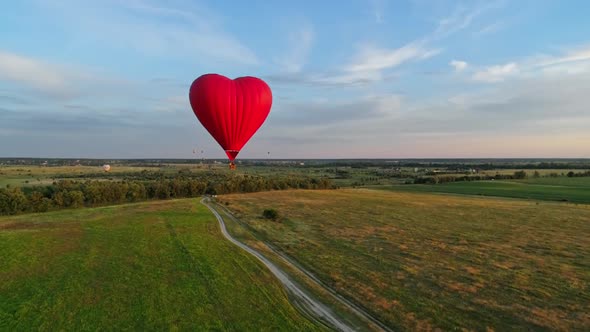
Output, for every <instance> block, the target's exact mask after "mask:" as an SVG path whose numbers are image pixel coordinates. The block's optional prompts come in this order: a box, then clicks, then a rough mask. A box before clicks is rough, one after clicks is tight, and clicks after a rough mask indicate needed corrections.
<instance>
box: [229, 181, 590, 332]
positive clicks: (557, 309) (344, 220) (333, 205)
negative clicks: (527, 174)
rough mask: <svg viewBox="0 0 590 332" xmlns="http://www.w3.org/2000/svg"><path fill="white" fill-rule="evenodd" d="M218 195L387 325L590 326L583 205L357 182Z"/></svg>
mask: <svg viewBox="0 0 590 332" xmlns="http://www.w3.org/2000/svg"><path fill="white" fill-rule="evenodd" d="M220 200H221V201H222V204H224V205H226V206H228V207H229V208H230V210H232V211H234V213H235V214H236V215H237V216H238V217H240V219H241V220H242V221H244V222H245V223H247V224H248V226H249V228H250V229H252V230H254V232H256V234H257V236H258V237H259V239H261V240H263V241H265V242H268V243H271V244H273V245H274V246H275V247H277V248H278V249H279V250H281V251H282V252H284V253H286V254H287V255H289V256H290V257H292V258H294V259H295V260H297V261H298V262H299V263H300V264H302V265H303V266H304V267H305V268H307V269H308V270H310V271H312V272H313V273H314V274H315V275H317V276H318V277H319V278H320V279H321V280H322V281H324V282H325V283H326V284H328V285H330V286H331V287H332V288H334V289H336V290H337V291H338V292H339V293H341V294H343V295H344V296H346V297H348V298H350V299H352V300H353V301H355V302H357V303H360V304H362V305H363V306H364V307H366V308H369V310H370V311H371V312H372V313H374V314H375V315H376V316H377V317H379V318H380V319H381V320H382V321H384V322H386V323H387V324H389V325H390V326H392V327H393V328H395V329H399V330H430V329H434V328H442V329H459V328H466V329H474V330H486V329H488V328H490V329H494V330H498V331H504V330H514V329H521V330H587V329H588V328H590V315H589V314H588V312H587V310H586V309H587V308H588V306H590V292H589V287H590V256H588V252H590V239H589V238H588V236H587V234H589V233H590V206H588V205H573V204H569V203H552V202H543V201H528V200H516V199H501V198H480V197H467V196H452V195H440V194H427V193H409V192H390V191H379V190H366V189H359V190H338V191H284V192H272V193H254V194H235V195H224V196H223V197H221V198H220ZM268 208H273V209H276V210H277V211H278V213H279V215H280V218H279V219H278V220H277V221H271V220H267V219H262V218H261V217H260V216H261V213H262V211H263V210H264V209H268Z"/></svg>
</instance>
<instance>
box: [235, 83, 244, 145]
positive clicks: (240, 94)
mask: <svg viewBox="0 0 590 332" xmlns="http://www.w3.org/2000/svg"><path fill="white" fill-rule="evenodd" d="M234 85H235V88H236V93H235V95H234V100H235V106H236V107H235V108H234V110H235V112H234V144H238V145H239V142H240V118H241V116H240V115H241V114H240V113H241V111H242V107H243V106H244V105H243V100H241V99H242V98H243V91H242V85H241V84H240V81H239V80H237V79H236V80H234ZM232 149H233V150H238V147H237V146H235V145H233V144H232Z"/></svg>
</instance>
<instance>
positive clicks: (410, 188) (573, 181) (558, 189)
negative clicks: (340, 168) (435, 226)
mask: <svg viewBox="0 0 590 332" xmlns="http://www.w3.org/2000/svg"><path fill="white" fill-rule="evenodd" d="M377 188H379V187H375V189H377ZM380 189H386V190H392V191H405V192H424V193H428V192H430V193H449V194H461V195H483V196H499V197H512V198H526V199H538V200H546V201H568V202H573V203H590V178H568V177H558V178H538V179H527V180H505V181H498V180H496V181H471V182H451V183H444V184H436V185H427V184H417V185H396V186H383V187H381V188H380Z"/></svg>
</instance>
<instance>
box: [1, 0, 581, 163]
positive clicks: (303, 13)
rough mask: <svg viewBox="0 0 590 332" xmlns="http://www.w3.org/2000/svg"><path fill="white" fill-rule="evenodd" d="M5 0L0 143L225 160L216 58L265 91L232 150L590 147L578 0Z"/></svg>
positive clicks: (226, 70) (519, 154) (247, 153)
mask: <svg viewBox="0 0 590 332" xmlns="http://www.w3.org/2000/svg"><path fill="white" fill-rule="evenodd" d="M0 6H1V9H0V157H64V158H195V157H198V158H200V157H204V158H224V156H225V154H224V152H223V151H222V149H221V147H219V145H218V144H217V143H216V142H215V141H214V140H213V138H211V136H210V135H209V134H208V133H207V131H206V130H205V129H204V128H203V127H202V125H201V124H200V123H199V122H198V120H197V118H196V117H195V115H194V113H193V112H192V110H191V108H190V104H189V100H188V89H189V87H190V85H191V83H192V82H193V80H194V79H196V78H197V77H198V76H200V75H202V74H206V73H219V74H222V75H225V76H227V77H230V78H236V77H240V76H256V77H260V78H262V79H263V80H265V81H266V82H267V83H268V84H269V86H270V87H271V89H272V91H273V106H272V109H271V112H270V115H269V117H268V118H267V120H266V122H265V123H264V125H263V126H262V127H261V128H260V129H259V131H258V133H257V134H256V135H255V136H254V137H253V138H252V139H251V140H250V141H249V142H248V144H247V145H246V146H245V147H244V149H243V150H242V152H241V153H240V156H239V157H241V158H268V157H269V156H270V158H495V157H507V158H510V157H514V158H540V157H561V158H590V20H589V19H588V18H587V14H588V13H590V2H589V1H586V0H568V1H563V0H514V1H509V0H488V1H475V0H473V1H450V0H349V1H339V0H325V1H317V0H313V1H306V0H301V1H282V0H277V1H266V0H257V1H256V0H244V1H237V0H236V1H229V0H223V1H199V0H194V1H189V0H171V1H152V0H103V1H86V0H63V1H60V0H51V1H48V0H47V1H46V0H23V1H7V2H4V3H2V4H1V5H0ZM193 150H196V151H197V153H196V154H194V153H193ZM201 150H203V154H202V155H201V153H200V151H201Z"/></svg>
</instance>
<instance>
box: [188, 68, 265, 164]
mask: <svg viewBox="0 0 590 332" xmlns="http://www.w3.org/2000/svg"><path fill="white" fill-rule="evenodd" d="M189 100H190V104H191V107H192V109H193V112H194V113H195V115H196V117H197V119H199V121H200V122H201V124H202V125H203V126H204V127H205V129H207V131H208V132H209V134H211V136H213V138H214V139H215V140H216V141H217V143H219V145H221V147H222V148H223V149H224V150H225V153H226V154H227V157H228V158H229V159H230V160H231V161H233V160H234V159H235V158H236V156H237V155H238V153H239V152H240V150H241V149H242V148H243V147H244V145H245V144H246V143H247V142H248V141H249V140H250V138H252V136H253V135H254V134H255V133H256V131H258V129H259V128H260V126H262V124H263V123H264V121H265V120H266V118H267V117H268V114H269V113H270V108H271V106H272V92H271V90H270V87H269V86H268V85H267V84H266V83H265V82H264V81H263V80H261V79H259V78H256V77H251V76H247V77H239V78H236V79H235V80H232V79H229V78H227V77H225V76H222V75H218V74H206V75H203V76H200V77H199V78H197V79H196V80H195V81H194V82H193V84H192V85H191V87H190V91H189Z"/></svg>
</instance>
